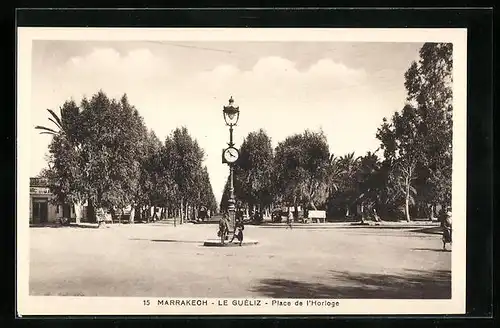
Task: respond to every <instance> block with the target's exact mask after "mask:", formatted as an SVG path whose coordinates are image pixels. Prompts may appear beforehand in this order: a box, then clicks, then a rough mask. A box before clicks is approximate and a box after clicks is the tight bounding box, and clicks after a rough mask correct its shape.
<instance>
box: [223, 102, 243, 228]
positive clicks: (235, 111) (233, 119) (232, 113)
mask: <svg viewBox="0 0 500 328" xmlns="http://www.w3.org/2000/svg"><path fill="white" fill-rule="evenodd" d="M222 114H223V116H224V121H225V122H226V125H227V126H229V143H228V146H229V147H228V148H226V149H223V150H222V163H226V164H228V166H229V199H228V207H227V211H228V214H229V230H230V232H233V231H234V225H235V217H236V209H235V199H234V185H233V168H234V163H235V162H236V160H237V159H238V157H239V150H238V149H237V148H235V147H234V142H233V126H235V125H236V124H237V123H238V119H239V118H240V108H239V107H238V106H235V105H234V100H233V97H231V98H229V104H228V105H227V106H224V109H223V110H222Z"/></svg>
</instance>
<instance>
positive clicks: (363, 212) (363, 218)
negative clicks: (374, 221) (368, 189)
mask: <svg viewBox="0 0 500 328" xmlns="http://www.w3.org/2000/svg"><path fill="white" fill-rule="evenodd" d="M360 208H361V209H360V210H361V223H365V207H364V204H363V203H361V206H360Z"/></svg>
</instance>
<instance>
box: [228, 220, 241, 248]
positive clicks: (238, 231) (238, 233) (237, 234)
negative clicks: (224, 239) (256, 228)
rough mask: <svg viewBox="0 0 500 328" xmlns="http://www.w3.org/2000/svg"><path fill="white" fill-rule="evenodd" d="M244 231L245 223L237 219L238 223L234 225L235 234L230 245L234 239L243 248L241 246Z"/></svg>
mask: <svg viewBox="0 0 500 328" xmlns="http://www.w3.org/2000/svg"><path fill="white" fill-rule="evenodd" d="M243 230H245V226H244V225H243V221H242V220H241V219H237V220H236V223H235V224H234V234H233V237H232V238H231V241H230V242H229V243H232V242H233V240H234V238H237V239H238V241H239V242H240V246H241V244H242V243H243Z"/></svg>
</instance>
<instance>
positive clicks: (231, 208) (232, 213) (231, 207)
mask: <svg viewBox="0 0 500 328" xmlns="http://www.w3.org/2000/svg"><path fill="white" fill-rule="evenodd" d="M233 171H234V169H233V164H229V199H228V200H227V211H228V214H229V229H230V230H231V232H233V231H234V225H235V223H236V206H235V203H236V201H235V199H234V184H233Z"/></svg>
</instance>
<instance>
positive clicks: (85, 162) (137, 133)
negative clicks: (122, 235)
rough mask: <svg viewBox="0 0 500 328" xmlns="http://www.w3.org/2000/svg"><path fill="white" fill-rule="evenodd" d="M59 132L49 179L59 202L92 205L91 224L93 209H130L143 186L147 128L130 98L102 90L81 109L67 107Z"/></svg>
mask: <svg viewBox="0 0 500 328" xmlns="http://www.w3.org/2000/svg"><path fill="white" fill-rule="evenodd" d="M56 121H57V120H56ZM59 129H60V130H59V132H56V133H55V134H54V135H53V139H52V142H51V144H50V146H49V153H50V155H49V167H50V174H49V176H50V177H51V179H50V180H51V181H52V183H51V189H52V191H53V192H54V194H55V195H56V198H57V199H59V200H61V201H65V202H68V201H69V202H78V201H80V202H81V201H83V200H88V201H89V207H90V211H89V212H90V217H91V219H93V218H94V217H93V207H94V205H95V206H97V207H108V208H112V207H118V208H123V207H124V206H126V205H128V204H129V203H130V202H131V197H132V195H133V194H134V193H133V191H134V190H135V189H136V188H137V184H138V178H139V173H140V171H139V165H140V164H139V159H140V158H141V156H142V153H141V150H142V149H143V147H142V144H143V142H144V131H145V127H144V124H143V121H142V118H141V117H140V116H139V114H138V112H137V110H136V109H135V108H133V106H130V105H129V104H128V101H127V99H126V96H124V97H123V98H122V99H121V100H120V101H117V100H115V99H109V98H108V97H107V96H106V94H105V93H104V92H102V91H99V92H97V93H96V94H95V95H94V96H93V97H92V98H91V99H90V100H87V99H83V100H82V102H81V106H80V108H77V107H76V104H75V103H74V102H71V101H70V102H66V103H65V105H64V106H63V109H62V110H61V120H60V128H59Z"/></svg>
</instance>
